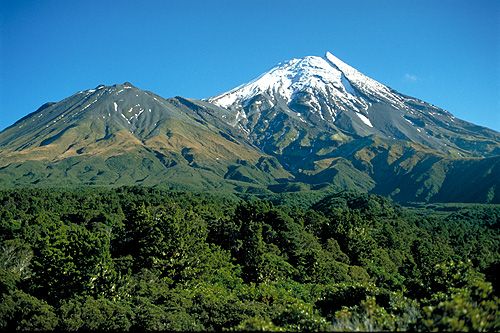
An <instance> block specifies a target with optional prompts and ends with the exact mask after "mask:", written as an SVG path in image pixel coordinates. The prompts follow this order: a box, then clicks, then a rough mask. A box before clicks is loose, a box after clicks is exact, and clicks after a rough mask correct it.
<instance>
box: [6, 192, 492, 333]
mask: <svg viewBox="0 0 500 333" xmlns="http://www.w3.org/2000/svg"><path fill="white" fill-rule="evenodd" d="M297 200H299V198H298V199H297ZM287 202H289V203H290V202H293V200H290V198H288V200H287ZM499 227H500V206H499V205H462V206H439V205H435V206H433V207H416V206H415V207H402V206H400V205H398V204H395V203H393V202H391V201H389V200H388V199H386V198H384V197H381V196H376V195H368V194H360V193H355V192H351V191H343V192H339V193H335V194H331V195H329V196H326V197H324V198H319V199H318V200H317V201H316V202H310V203H308V204H307V205H306V204H304V202H303V201H301V204H300V205H295V206H294V205H293V204H288V205H286V206H284V205H282V206H280V205H278V204H277V201H273V203H271V202H266V201H259V200H252V201H246V200H242V199H234V198H225V197H216V196H211V195H207V194H194V193H180V192H171V191H166V190H165V191H163V190H159V189H153V188H142V187H123V188H117V189H98V188H97V189H95V188H94V189H91V188H86V189H64V190H63V189H54V190H49V189H15V190H2V191H0V228H1V231H0V243H1V254H0V257H1V261H0V294H1V295H2V296H1V299H0V328H1V330H4V331H6V330H54V329H58V330H96V329H98V330H182V331H190V330H195V331H202V330H234V331H239V330H271V331H273V330H276V331H305V330H306V331H350V330H365V331H377V330H386V331H387V330H388V331H396V330H402V331H404V330H419V331H432V330H439V331H442V330H460V331H466V330H478V331H491V330H496V331H498V330H499V329H500V310H499V304H500V303H499V298H498V296H499V290H500V286H499V281H498V273H497V272H498V271H500V267H499V263H500V228H499Z"/></svg>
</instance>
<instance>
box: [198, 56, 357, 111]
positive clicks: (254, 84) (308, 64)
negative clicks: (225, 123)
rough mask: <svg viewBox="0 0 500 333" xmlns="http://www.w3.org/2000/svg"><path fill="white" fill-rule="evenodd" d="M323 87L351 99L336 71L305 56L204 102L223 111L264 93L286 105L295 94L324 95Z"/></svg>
mask: <svg viewBox="0 0 500 333" xmlns="http://www.w3.org/2000/svg"><path fill="white" fill-rule="evenodd" d="M326 86H330V87H333V88H335V89H336V90H338V92H339V94H343V95H351V96H352V97H354V96H355V91H354V89H353V88H352V86H351V85H350V83H349V81H348V80H346V79H345V77H344V75H343V73H342V71H341V70H339V68H337V67H335V66H332V64H331V63H330V62H329V61H327V60H326V59H324V58H321V57H316V56H308V57H305V58H302V59H292V60H289V61H286V62H284V63H280V64H278V65H277V66H275V67H273V68H271V69H270V70H269V71H267V72H265V73H264V74H262V75H260V76H259V77H257V78H255V79H254V80H252V81H250V82H248V83H246V84H243V85H241V86H239V87H237V88H235V89H232V90H230V91H228V92H226V93H224V94H221V95H218V96H215V97H212V98H208V99H207V100H208V101H209V102H212V103H214V104H216V105H218V106H221V107H226V108H227V107H229V106H230V105H232V104H234V103H238V102H239V103H241V104H244V102H245V101H246V100H249V99H250V98H252V97H254V96H256V95H258V94H261V93H267V94H268V95H270V96H279V97H281V98H283V99H285V100H286V101H287V103H289V102H290V101H291V100H292V99H293V96H294V94H296V93H298V92H302V91H312V90H317V91H322V92H324V93H326V90H327V89H326V88H325V87H326Z"/></svg>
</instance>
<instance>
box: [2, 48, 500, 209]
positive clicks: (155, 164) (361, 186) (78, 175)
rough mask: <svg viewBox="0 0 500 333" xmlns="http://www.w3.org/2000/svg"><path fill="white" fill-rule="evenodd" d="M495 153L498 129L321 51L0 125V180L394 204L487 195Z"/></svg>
mask: <svg viewBox="0 0 500 333" xmlns="http://www.w3.org/2000/svg"><path fill="white" fill-rule="evenodd" d="M499 155H500V133H498V132H495V131H493V130H490V129H488V128H484V127H480V126H476V125H474V124H471V123H468V122H465V121H463V120H460V119H457V118H455V117H454V116H453V115H452V114H451V113H449V112H447V111H445V110H442V109H439V108H437V107H435V106H433V105H430V104H428V103H425V102H423V101H421V100H418V99H416V98H413V97H409V96H406V95H403V94H400V93H398V92H397V91H395V90H393V89H391V88H389V87H387V86H385V85H383V84H381V83H379V82H377V81H375V80H373V79H371V78H369V77H367V76H365V75H363V74H362V73H360V72H359V71H357V70H355V69H354V68H352V67H350V66H349V65H347V64H345V63H343V62H342V61H340V60H339V59H338V58H336V57H335V56H333V55H332V54H330V53H327V54H326V55H325V57H323V58H321V57H312V56H311V57H305V58H302V59H293V60H290V61H286V62H283V63H281V64H278V65H277V66H275V67H273V68H271V69H270V70H269V71H267V72H265V73H264V74H262V75H261V76H259V77H257V78H256V79H254V80H252V81H250V82H248V83H246V84H243V85H241V86H239V87H237V88H235V89H232V90H230V91H228V92H226V93H223V94H220V95H218V96H214V97H211V98H207V99H204V100H195V99H188V98H182V97H173V98H168V99H164V98H162V97H160V96H158V95H155V94H154V93H152V92H148V91H143V90H141V89H138V88H136V87H134V86H133V85H131V84H130V83H125V84H123V85H114V86H98V87H97V88H95V89H90V90H86V91H80V92H78V93H76V94H74V95H73V96H70V97H68V98H66V99H64V100H62V101H60V102H58V103H47V104H45V105H43V106H42V107H40V108H39V109H38V110H37V111H35V112H33V113H31V114H29V115H27V116H26V117H24V118H23V119H21V120H19V121H18V122H16V123H15V124H13V125H12V126H10V127H9V128H7V129H5V130H4V131H2V132H0V184H2V185H1V186H2V187H20V186H78V185H111V186H120V185H144V186H160V187H165V188H171V189H180V190H202V191H219V192H226V193H244V194H254V195H258V196H269V195H273V194H274V193H282V192H290V193H295V192H297V191H302V192H304V191H306V192H307V191H316V190H318V189H325V188H330V189H331V188H336V189H341V188H350V189H355V190H360V191H364V192H373V193H377V194H382V195H385V196H388V197H391V198H393V199H395V200H398V201H403V202H409V201H419V202H432V201H440V202H446V201H455V202H498V203H500V177H499V176H500V156H499Z"/></svg>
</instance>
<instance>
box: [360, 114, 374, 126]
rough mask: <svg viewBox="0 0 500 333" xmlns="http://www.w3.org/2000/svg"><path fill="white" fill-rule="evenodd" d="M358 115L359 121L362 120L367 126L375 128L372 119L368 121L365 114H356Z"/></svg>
mask: <svg viewBox="0 0 500 333" xmlns="http://www.w3.org/2000/svg"><path fill="white" fill-rule="evenodd" d="M356 114H357V115H358V117H359V119H361V121H362V122H364V123H365V124H366V125H367V126H370V127H373V125H372V123H371V122H370V119H368V118H367V117H366V116H365V115H364V114H361V113H359V112H356Z"/></svg>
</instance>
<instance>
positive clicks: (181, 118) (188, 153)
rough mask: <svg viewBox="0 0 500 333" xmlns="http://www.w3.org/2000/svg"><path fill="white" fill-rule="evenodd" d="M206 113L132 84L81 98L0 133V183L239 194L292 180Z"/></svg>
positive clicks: (40, 112) (47, 107)
mask: <svg viewBox="0 0 500 333" xmlns="http://www.w3.org/2000/svg"><path fill="white" fill-rule="evenodd" d="M203 108H204V107H203V103H201V102H200V103H198V104H193V103H191V102H189V101H188V100H186V99H183V98H180V97H178V98H171V99H168V100H165V99H163V98H161V97H160V96H158V95H155V94H153V93H151V92H147V91H143V90H140V89H138V88H136V87H134V86H132V85H131V84H130V83H125V84H123V85H114V86H111V87H106V86H99V87H97V88H95V89H91V90H86V91H80V92H78V93H76V94H75V95H73V96H71V97H68V98H66V99H64V100H63V101H61V102H59V103H48V104H45V105H43V106H42V107H40V108H39V109H38V110H37V111H36V112H34V113H32V114H30V115H28V116H26V117H24V118H23V119H21V120H19V121H18V122H16V123H15V124H14V125H12V126H11V127H9V128H7V129H5V130H4V131H3V132H1V133H0V156H1V157H0V182H1V183H2V184H3V186H29V185H38V186H66V185H72V186H75V185H116V186H117V185H135V184H137V185H146V186H155V185H158V186H163V187H167V188H168V187H170V188H175V189H188V190H189V189H199V188H203V189H208V190H215V189H227V190H229V191H234V189H235V188H239V187H242V188H247V187H249V186H254V185H255V186H260V184H265V185H268V184H274V183H276V179H281V178H284V179H287V178H291V175H290V174H289V173H288V172H286V171H285V170H283V168H282V167H281V166H280V165H279V163H277V161H276V160H275V158H272V157H270V156H266V155H265V154H262V153H261V152H259V151H258V150H257V149H255V148H254V147H252V145H250V144H248V143H247V142H246V141H245V140H244V139H243V138H242V137H241V136H240V135H239V134H238V133H237V131H235V130H234V129H233V128H232V127H230V126H228V125H226V124H225V123H223V122H221V121H219V120H218V118H214V117H212V116H211V114H210V112H205V111H204V110H203ZM217 112H218V114H219V115H224V113H227V111H226V110H223V109H217ZM230 117H231V116H230V115H229V114H228V118H230ZM241 180H243V181H241Z"/></svg>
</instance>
